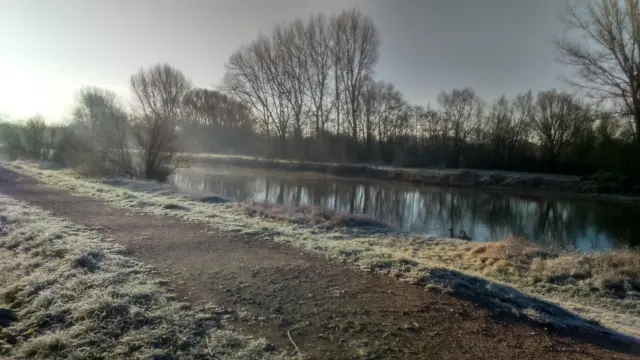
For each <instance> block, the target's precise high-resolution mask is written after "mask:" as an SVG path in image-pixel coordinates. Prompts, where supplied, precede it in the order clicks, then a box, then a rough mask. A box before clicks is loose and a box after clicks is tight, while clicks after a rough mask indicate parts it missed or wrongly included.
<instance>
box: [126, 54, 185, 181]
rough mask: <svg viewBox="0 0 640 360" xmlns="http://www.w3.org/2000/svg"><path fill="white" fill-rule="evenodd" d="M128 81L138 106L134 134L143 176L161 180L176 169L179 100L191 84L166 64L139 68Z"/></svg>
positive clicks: (180, 102)
mask: <svg viewBox="0 0 640 360" xmlns="http://www.w3.org/2000/svg"><path fill="white" fill-rule="evenodd" d="M130 82H131V89H132V90H133V94H134V96H135V99H136V100H137V105H138V107H137V108H136V110H137V114H136V116H135V117H134V118H133V129H134V131H133V134H134V139H135V140H136V142H137V144H138V146H139V147H140V150H141V152H142V167H143V173H144V176H145V177H146V178H147V179H157V180H163V179H165V178H166V177H167V176H168V175H169V174H170V173H171V172H172V171H173V170H175V169H176V167H177V166H178V164H177V163H176V161H175V160H176V154H177V152H178V151H179V126H180V119H181V116H182V113H181V112H182V97H183V96H184V94H185V93H186V92H187V91H189V89H190V88H191V82H190V81H189V80H188V79H187V78H186V77H185V76H184V74H183V73H182V72H181V71H180V70H178V69H176V68H174V67H172V66H170V65H169V64H157V65H154V66H152V67H150V68H148V69H140V71H138V73H136V74H134V75H132V76H131V80H130Z"/></svg>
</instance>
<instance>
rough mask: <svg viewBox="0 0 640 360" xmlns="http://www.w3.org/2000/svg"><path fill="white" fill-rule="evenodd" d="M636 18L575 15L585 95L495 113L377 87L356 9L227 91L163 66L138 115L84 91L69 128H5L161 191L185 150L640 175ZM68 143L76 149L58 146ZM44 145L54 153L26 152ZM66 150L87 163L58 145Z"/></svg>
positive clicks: (488, 105) (624, 13)
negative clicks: (199, 84)
mask: <svg viewBox="0 0 640 360" xmlns="http://www.w3.org/2000/svg"><path fill="white" fill-rule="evenodd" d="M639 13H640V6H639V3H638V1H636V0H629V1H622V0H619V1H613V2H612V1H610V0H601V1H596V2H592V3H590V4H589V5H586V6H581V7H579V8H574V9H571V11H570V12H569V14H568V16H567V25H568V26H569V28H570V29H572V30H574V31H576V32H577V33H578V34H582V35H586V38H589V40H588V41H587V40H585V39H584V37H575V36H574V37H571V36H569V35H567V37H566V38H563V39H562V40H561V41H558V42H557V47H558V49H559V51H560V54H561V56H562V59H563V60H564V61H565V62H567V63H568V64H569V65H571V66H573V67H574V68H575V69H576V70H577V77H575V78H574V79H572V80H571V81H572V84H573V85H575V86H576V88H578V89H582V90H585V91H583V92H581V93H580V96H578V95H576V94H572V93H568V92H563V91H558V90H555V89H550V90H546V91H540V92H538V93H535V94H534V93H533V92H532V91H526V92H523V93H520V94H514V95H512V96H507V95H503V96H501V97H499V98H498V99H492V100H489V101H487V100H485V99H483V98H482V97H481V96H479V95H478V94H477V93H476V92H475V91H474V90H473V89H471V88H462V89H453V90H450V91H443V92H441V93H440V95H439V96H438V98H437V101H436V103H435V104H434V105H428V106H419V105H414V104H409V103H408V102H407V101H406V100H405V99H404V97H403V95H402V93H401V92H400V91H398V90H397V89H396V88H395V86H394V85H393V84H391V83H388V82H385V81H383V80H380V79H378V78H377V77H376V73H375V68H376V65H377V62H378V59H379V48H380V36H379V34H378V31H377V29H376V27H375V24H374V22H373V20H372V19H371V18H370V17H368V16H366V15H364V14H363V13H361V12H360V11H359V10H357V9H352V10H345V11H342V12H340V13H338V14H334V15H326V14H316V15H313V16H310V17H309V18H308V19H306V20H303V19H296V20H294V21H291V22H289V23H283V24H280V25H277V26H275V27H274V28H273V30H272V31H271V32H270V33H269V34H264V35H260V36H258V37H257V38H256V39H255V40H254V41H252V42H250V43H248V44H244V45H242V46H241V47H240V48H238V49H237V50H236V51H235V52H234V53H233V54H231V56H230V57H229V60H228V62H227V64H226V73H225V75H224V78H223V81H222V84H221V86H220V87H219V88H218V89H217V90H210V89H201V88H194V87H193V86H192V85H191V82H190V81H189V80H188V79H187V77H186V76H185V75H184V74H183V73H182V72H181V71H180V70H178V69H176V68H174V67H172V66H170V65H168V64H157V65H154V66H152V67H149V68H146V69H144V68H143V69H141V70H140V71H139V72H137V73H135V74H133V75H132V76H131V78H130V86H131V89H132V92H133V94H134V100H135V101H134V103H135V105H134V106H133V107H132V108H130V109H125V107H124V106H123V105H122V104H121V102H120V100H119V99H118V98H117V96H116V94H114V93H113V92H110V91H108V90H105V89H99V88H85V89H82V90H81V91H80V92H79V94H78V98H77V100H76V105H75V108H74V111H73V113H72V121H71V123H70V125H69V126H68V127H57V128H55V129H54V128H49V127H47V126H43V121H42V119H40V118H34V119H31V120H30V121H28V122H27V123H25V124H23V125H21V126H18V127H16V126H14V127H13V128H12V129H8V130H6V129H5V131H3V133H4V134H5V135H4V138H5V144H10V146H9V147H10V148H12V149H15V151H14V152H15V153H16V154H14V155H16V156H17V155H22V156H31V157H37V158H53V157H58V158H67V159H69V158H73V159H74V160H73V161H72V162H76V163H85V164H89V163H92V164H100V167H101V168H102V169H103V170H104V169H108V170H109V171H111V172H118V173H121V174H125V175H129V176H140V177H146V178H157V179H163V178H165V177H166V176H167V175H168V174H169V173H171V171H173V170H174V169H175V168H176V167H177V166H180V165H181V162H182V161H183V159H181V158H180V156H178V155H179V153H181V152H183V151H187V152H217V153H234V154H247V155H260V156H268V157H277V158H285V159H295V160H301V161H334V162H358V163H363V162H364V163H375V164H393V165H398V166H425V167H449V168H461V167H464V168H479V169H503V170H521V171H544V172H554V173H574V174H587V173H593V172H597V171H601V172H614V173H618V174H635V173H636V172H637V171H638V170H639V167H638V166H637V164H638V158H637V156H638V154H640V151H639V150H640V136H639V135H638V127H640V95H639V94H640V57H639V55H638V54H639V53H640V38H638V37H637V36H635V33H636V32H635V29H637V28H640V17H639V16H637V14H639ZM5 128H11V126H7V125H6V124H5ZM63 128H64V129H63ZM38 131H40V133H38ZM6 134H10V135H6ZM34 134H36V135H34ZM38 134H39V135H38ZM71 136H75V137H76V138H78V140H76V141H74V142H69V141H61V140H60V139H63V138H67V140H68V138H69V137H71ZM11 139H13V140H11ZM34 139H40V140H41V142H42V144H45V143H47V142H48V143H49V145H47V146H44V145H40V146H35V147H34V146H31V145H32V144H28V143H29V142H30V141H31V142H32V141H34ZM46 139H49V140H46ZM45 140H46V141H45ZM62 143H64V144H70V143H73V144H76V143H77V144H80V145H77V146H75V147H76V148H77V149H81V150H77V151H72V149H66V148H64V146H63V147H62V148H59V147H60V146H59V145H56V144H62ZM67 147H69V146H67ZM35 148H39V150H38V149H35ZM56 154H58V155H56ZM59 154H67V155H65V156H62V155H59ZM69 154H73V156H71V155H69ZM83 157H84V158H86V159H82V158H83ZM89 159H90V160H89ZM96 159H97V161H96ZM66 161H68V162H71V160H66Z"/></svg>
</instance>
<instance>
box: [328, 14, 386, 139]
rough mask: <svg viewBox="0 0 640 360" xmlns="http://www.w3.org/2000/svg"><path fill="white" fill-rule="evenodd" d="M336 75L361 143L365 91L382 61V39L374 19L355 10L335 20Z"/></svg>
mask: <svg viewBox="0 0 640 360" xmlns="http://www.w3.org/2000/svg"><path fill="white" fill-rule="evenodd" d="M332 30H333V37H334V43H335V46H336V48H335V52H336V56H337V58H336V59H337V61H336V67H337V71H336V75H337V77H338V78H339V82H340V85H341V87H342V88H343V90H344V99H345V103H346V105H347V107H348V115H349V116H348V117H347V124H348V126H349V130H350V132H351V137H352V139H353V140H354V141H357V140H358V134H359V127H358V123H359V117H360V115H361V110H362V109H361V105H362V104H361V99H362V92H363V90H364V87H365V84H366V82H367V79H368V78H369V77H372V75H373V71H374V66H375V64H376V63H377V62H378V57H379V47H380V38H379V35H378V31H377V30H376V27H375V25H374V23H373V20H372V19H371V18H370V17H368V16H365V15H364V14H362V13H361V12H360V11H359V10H356V9H353V10H348V11H343V12H341V13H340V14H338V15H337V16H336V17H335V18H334V19H333V25H332Z"/></svg>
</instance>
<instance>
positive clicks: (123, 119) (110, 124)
mask: <svg viewBox="0 0 640 360" xmlns="http://www.w3.org/2000/svg"><path fill="white" fill-rule="evenodd" d="M72 118H73V121H74V123H75V124H77V125H78V127H79V132H80V135H81V138H82V139H84V140H85V141H87V142H88V144H90V146H89V147H88V151H89V152H91V153H94V154H95V156H93V157H92V159H87V162H91V161H99V162H101V163H103V164H104V165H105V166H106V167H107V168H108V169H107V170H110V171H113V172H115V173H118V174H122V175H126V176H132V177H133V176H136V171H135V167H134V164H133V157H132V154H131V151H130V147H131V127H130V123H129V117H128V115H127V113H126V112H125V111H124V109H123V108H122V107H121V106H120V104H118V101H117V98H116V94H115V93H114V92H112V91H108V90H104V89H100V88H97V87H87V88H83V89H81V90H80V91H79V93H78V96H77V104H76V105H75V107H74V109H73V115H72Z"/></svg>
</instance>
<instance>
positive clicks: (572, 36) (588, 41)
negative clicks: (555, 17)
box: [557, 0, 640, 151]
mask: <svg viewBox="0 0 640 360" xmlns="http://www.w3.org/2000/svg"><path fill="white" fill-rule="evenodd" d="M566 24H567V26H568V30H569V31H568V32H567V35H566V36H565V37H564V38H563V39H561V40H559V41H557V46H558V48H559V50H560V53H561V60H562V61H563V62H564V63H566V64H569V65H573V66H574V67H575V68H576V70H577V74H576V75H577V78H576V79H571V80H568V81H569V82H570V83H571V84H573V85H575V86H577V87H579V88H581V89H584V90H586V92H587V94H588V95H590V96H593V97H594V98H595V99H597V100H599V101H611V102H613V103H614V104H616V105H617V106H618V107H619V108H620V109H622V110H623V113H624V114H626V115H628V116H630V117H632V118H633V121H634V125H635V129H636V131H635V134H636V135H635V142H636V146H637V147H638V150H639V151H640V136H639V133H638V129H640V1H639V0H593V1H584V2H580V3H577V4H576V5H574V6H571V7H570V8H569V10H568V14H567V17H566Z"/></svg>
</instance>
